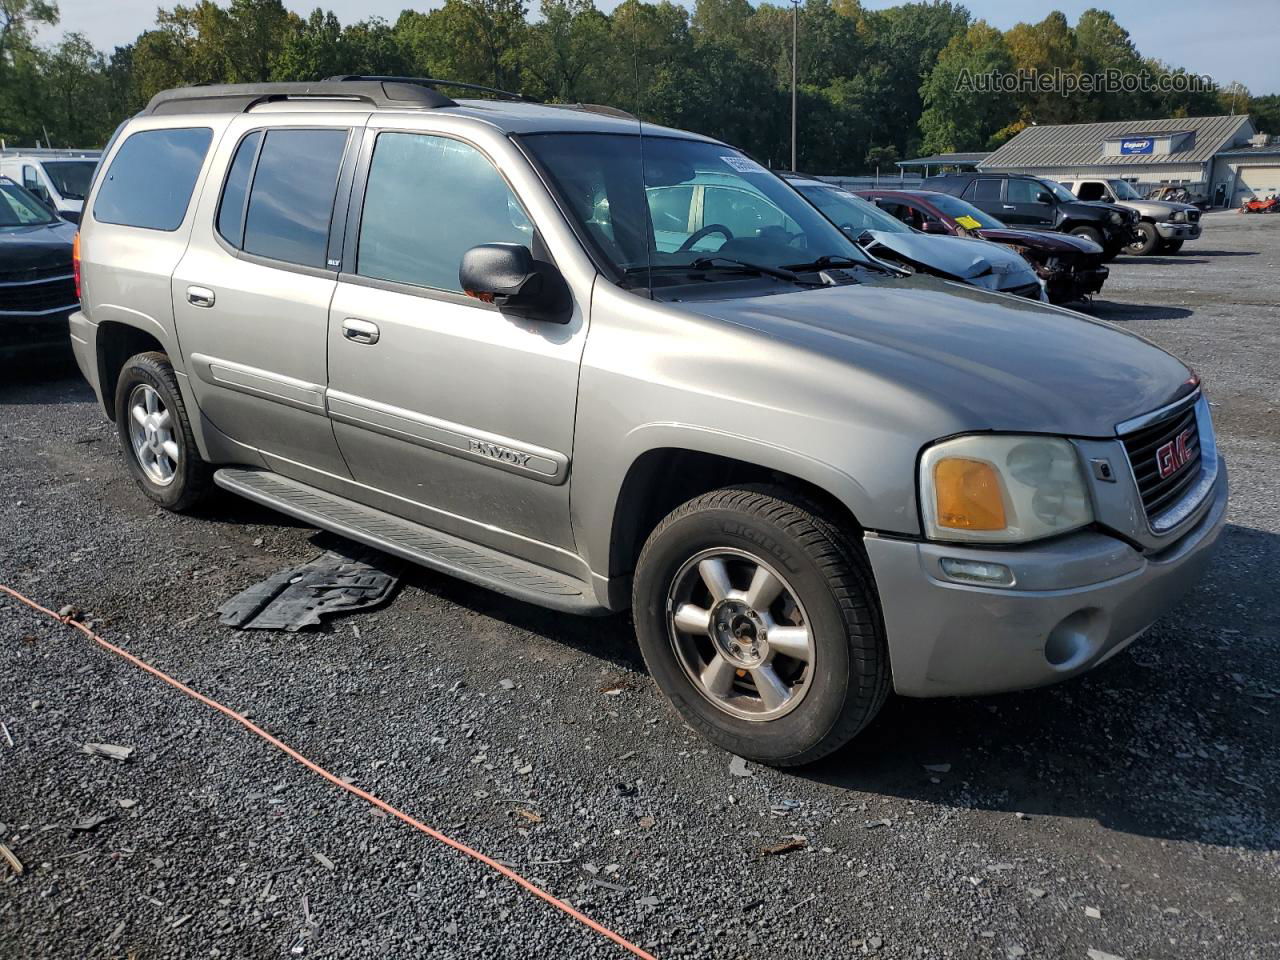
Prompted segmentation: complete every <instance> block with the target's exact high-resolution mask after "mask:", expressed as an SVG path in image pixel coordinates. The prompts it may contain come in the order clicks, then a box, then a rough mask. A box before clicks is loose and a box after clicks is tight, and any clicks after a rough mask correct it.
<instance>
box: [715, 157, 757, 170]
mask: <svg viewBox="0 0 1280 960" xmlns="http://www.w3.org/2000/svg"><path fill="white" fill-rule="evenodd" d="M720 159H721V160H723V161H724V162H725V163H727V164H728V165H729V166H730V167H732V168H733V169H734V170H737V171H738V172H739V173H759V172H760V171H761V170H763V169H764V167H762V166H760V164H758V163H756V162H755V161H754V160H748V159H747V158H746V157H721V158H720Z"/></svg>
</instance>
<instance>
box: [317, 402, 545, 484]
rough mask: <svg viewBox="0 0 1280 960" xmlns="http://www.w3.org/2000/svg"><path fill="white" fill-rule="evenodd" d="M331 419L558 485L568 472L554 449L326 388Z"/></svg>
mask: <svg viewBox="0 0 1280 960" xmlns="http://www.w3.org/2000/svg"><path fill="white" fill-rule="evenodd" d="M328 408H329V416H330V418H331V419H333V420H335V421H337V422H339V423H346V424H351V425H353V426H357V427H363V428H364V429H366V430H372V431H373V432H374V433H380V434H382V435H383V436H387V437H393V438H395V439H397V440H404V441H406V442H408V443H413V444H417V445H418V446H420V447H426V448H428V449H431V450H439V451H440V452H442V453H447V454H451V455H453V456H455V457H461V458H462V459H464V460H471V461H474V462H476V463H482V464H484V465H485V466H489V467H495V468H496V469H499V470H504V471H506V472H507V473H514V474H516V475H517V476H521V477H528V478H529V479H531V480H539V481H541V482H542V483H549V484H552V485H559V484H562V483H564V482H565V480H566V479H567V478H568V476H569V458H568V457H567V456H566V455H565V454H563V453H559V452H557V451H555V450H548V449H546V448H544V447H537V446H534V445H533V444H529V443H524V442H523V441H520V440H513V439H512V438H510V437H503V436H500V435H498V434H494V433H487V432H485V431H482V430H475V429H472V428H471V427H468V426H465V425H463V424H459V423H452V422H450V421H448V420H440V419H437V418H436V417H429V416H426V415H425V414H421V413H416V412H414V411H412V410H405V409H404V408H403V407H395V406H391V405H390V404H385V403H379V402H377V401H376V400H369V399H367V398H364V397H357V396H355V395H353V394H350V393H343V392H341V391H339V390H330V391H329V392H328Z"/></svg>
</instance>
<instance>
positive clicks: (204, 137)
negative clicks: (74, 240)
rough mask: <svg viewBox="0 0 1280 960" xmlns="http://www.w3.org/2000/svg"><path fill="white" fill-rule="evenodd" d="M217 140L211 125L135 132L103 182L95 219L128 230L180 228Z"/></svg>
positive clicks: (117, 154)
mask: <svg viewBox="0 0 1280 960" xmlns="http://www.w3.org/2000/svg"><path fill="white" fill-rule="evenodd" d="M212 139H213V131H212V130H210V129H209V128H208V127H182V128H177V129H172V130H141V131H139V132H138V133H134V134H131V135H130V136H129V138H128V139H127V140H125V142H124V143H123V144H121V146H120V149H119V150H117V151H116V155H115V157H114V158H113V159H112V161H111V166H110V167H108V168H107V173H106V176H104V177H103V178H102V186H101V187H99V188H98V196H97V199H96V200H94V202H93V218H94V219H95V220H98V221H100V222H102V223H117V224H121V225H123V226H127V227H145V228H147V229H148V230H177V229H178V227H179V226H180V225H181V224H182V220H183V218H184V217H185V216H186V215H187V205H188V204H189V203H190V202H191V191H192V190H194V189H195V185H196V178H197V177H199V176H200V167H201V166H202V165H203V164H204V155H205V153H206V152H208V150H209V142H210V141H211V140H212Z"/></svg>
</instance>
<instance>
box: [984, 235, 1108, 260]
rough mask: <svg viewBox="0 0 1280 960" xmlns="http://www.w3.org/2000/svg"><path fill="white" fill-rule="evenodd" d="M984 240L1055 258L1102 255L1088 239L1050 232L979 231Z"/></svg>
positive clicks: (1099, 248) (1100, 248) (1100, 250)
mask: <svg viewBox="0 0 1280 960" xmlns="http://www.w3.org/2000/svg"><path fill="white" fill-rule="evenodd" d="M978 234H979V236H981V237H982V238H983V239H984V240H994V241H995V242H996V243H1016V244H1018V245H1019V246H1023V247H1027V248H1029V249H1031V250H1040V251H1043V252H1045V253H1047V254H1050V255H1053V256H1061V255H1063V254H1069V253H1083V254H1094V255H1097V254H1099V253H1102V247H1100V246H1098V245H1097V244H1096V243H1094V242H1093V241H1092V240H1090V239H1089V238H1088V237H1075V236H1072V235H1071V234H1069V233H1052V232H1050V231H1048V230H1008V229H999V230H996V229H987V228H983V229H981V230H979V231H978Z"/></svg>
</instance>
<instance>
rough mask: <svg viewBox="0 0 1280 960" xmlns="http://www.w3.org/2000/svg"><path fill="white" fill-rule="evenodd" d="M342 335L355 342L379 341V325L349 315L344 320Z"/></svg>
mask: <svg viewBox="0 0 1280 960" xmlns="http://www.w3.org/2000/svg"><path fill="white" fill-rule="evenodd" d="M342 335H343V336H344V337H346V338H347V339H348V340H351V341H353V342H355V343H377V342H378V336H379V334H378V325H377V324H376V323H370V322H369V321H368V320H357V319H356V318H355V317H347V319H345V320H343V321H342Z"/></svg>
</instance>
